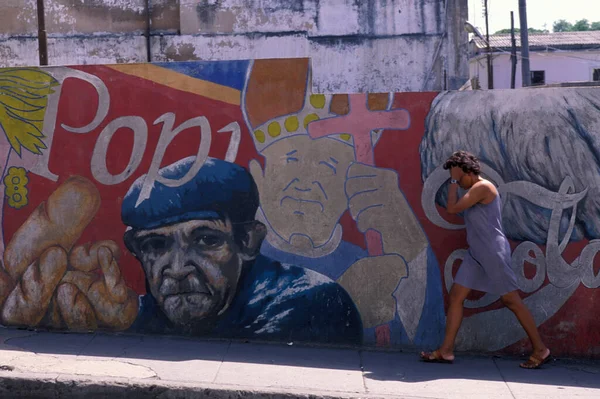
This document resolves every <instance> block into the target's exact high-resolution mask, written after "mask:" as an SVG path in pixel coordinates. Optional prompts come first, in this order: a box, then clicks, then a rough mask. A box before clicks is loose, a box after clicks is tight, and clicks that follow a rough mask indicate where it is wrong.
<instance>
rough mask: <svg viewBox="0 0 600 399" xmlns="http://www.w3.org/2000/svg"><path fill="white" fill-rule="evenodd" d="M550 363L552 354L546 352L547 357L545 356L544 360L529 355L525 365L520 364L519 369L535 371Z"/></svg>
mask: <svg viewBox="0 0 600 399" xmlns="http://www.w3.org/2000/svg"><path fill="white" fill-rule="evenodd" d="M550 361H552V354H551V353H550V352H548V356H546V357H545V358H544V359H540V358H539V357H536V356H534V355H531V356H529V360H527V361H526V362H525V363H521V364H520V365H519V367H521V368H522V369H527V370H535V369H539V368H541V367H542V366H543V365H544V364H547V363H549V362H550Z"/></svg>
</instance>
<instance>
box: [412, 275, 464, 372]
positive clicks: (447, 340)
mask: <svg viewBox="0 0 600 399" xmlns="http://www.w3.org/2000/svg"><path fill="white" fill-rule="evenodd" d="M470 292H471V289H470V288H466V287H463V286H462V285H460V284H453V285H452V288H451V289H450V298H449V300H450V306H449V307H448V315H447V316H446V335H445V336H444V342H443V343H442V346H440V348H439V349H438V350H437V352H439V354H440V356H442V358H444V359H446V360H453V359H454V341H455V340H456V335H457V334H458V330H459V328H460V325H461V323H462V319H463V306H464V303H465V299H467V296H469V293H470ZM421 356H422V357H424V356H425V357H428V358H430V359H434V358H435V356H436V354H435V353H430V354H426V353H422V354H421Z"/></svg>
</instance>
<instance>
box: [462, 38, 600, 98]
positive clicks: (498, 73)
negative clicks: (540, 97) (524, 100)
mask: <svg viewBox="0 0 600 399" xmlns="http://www.w3.org/2000/svg"><path fill="white" fill-rule="evenodd" d="M516 41H517V60H518V62H517V70H516V79H515V87H516V88H519V87H523V83H522V82H523V80H522V73H521V47H520V46H521V43H520V38H519V35H518V34H517V37H516ZM529 44H530V50H529V51H530V54H529V61H530V69H531V74H532V85H535V86H544V85H555V84H561V83H580V82H598V83H599V84H600V31H590V32H564V33H547V34H530V35H529ZM490 45H491V47H492V68H493V75H494V86H493V88H494V89H510V88H511V76H512V62H511V54H510V53H511V37H510V35H493V36H490ZM471 51H472V53H471V58H470V60H469V74H470V77H471V82H473V81H478V83H479V86H480V88H481V89H487V88H488V66H487V65H488V61H487V44H486V42H485V40H483V39H481V38H474V39H473V40H472V41H471Z"/></svg>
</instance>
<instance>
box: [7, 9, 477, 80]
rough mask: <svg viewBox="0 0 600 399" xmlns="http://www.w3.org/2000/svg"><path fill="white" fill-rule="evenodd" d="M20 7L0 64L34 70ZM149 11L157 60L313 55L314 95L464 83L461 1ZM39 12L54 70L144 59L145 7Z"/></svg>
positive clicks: (11, 12)
mask: <svg viewBox="0 0 600 399" xmlns="http://www.w3.org/2000/svg"><path fill="white" fill-rule="evenodd" d="M21 3H22V1H16V0H9V1H8V3H6V4H4V5H2V6H0V10H1V11H2V15H1V16H0V65H4V66H25V65H36V64H37V63H38V56H37V39H36V35H37V16H36V7H35V1H34V0H33V1H32V0H27V1H26V4H25V6H22V5H21ZM150 4H151V12H150V14H151V18H150V19H151V21H150V22H151V23H150V29H151V35H152V37H151V40H150V47H151V50H150V53H151V59H152V61H156V62H166V61H191V60H231V59H244V58H251V59H257V58H286V57H310V58H312V59H313V66H314V71H313V72H314V76H313V83H314V85H315V87H314V89H315V91H317V92H338V91H345V92H364V91H371V92H376V91H387V90H390V89H393V90H394V91H423V90H441V89H444V88H449V89H456V88H459V87H460V86H461V85H462V84H463V83H464V82H465V81H466V80H467V79H468V64H467V63H468V58H467V57H468V54H467V33H466V32H465V31H464V29H463V23H464V21H466V19H467V16H468V13H467V1H466V0H448V1H445V0H433V1H426V0H385V1H375V0H365V1H356V0H328V1H317V0H293V1H290V0H179V1H178V0H151V1H150ZM46 9H47V10H46V11H47V12H46V15H47V17H46V18H47V22H46V25H47V31H48V34H49V37H50V38H49V40H48V46H49V63H50V64H51V65H65V64H66V65H70V64H97V63H121V62H127V63H130V62H146V61H147V60H148V57H147V50H146V40H145V37H144V36H143V35H144V34H145V30H146V10H145V1H144V0H127V1H113V0H93V1H85V2H84V1H82V0H46ZM3 22H5V23H3ZM115 36H116V37H115Z"/></svg>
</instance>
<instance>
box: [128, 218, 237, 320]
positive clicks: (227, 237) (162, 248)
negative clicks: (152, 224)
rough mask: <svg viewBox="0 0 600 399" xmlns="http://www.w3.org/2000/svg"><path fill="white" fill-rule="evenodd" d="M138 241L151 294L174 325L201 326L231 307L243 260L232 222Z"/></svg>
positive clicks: (196, 224)
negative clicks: (203, 322) (208, 319)
mask: <svg viewBox="0 0 600 399" xmlns="http://www.w3.org/2000/svg"><path fill="white" fill-rule="evenodd" d="M134 240H135V242H136V249H137V252H138V254H137V256H138V258H139V259H140V261H141V263H142V266H143V268H144V271H145V273H146V278H147V279H148V282H149V285H150V290H151V293H152V295H153V296H154V298H155V299H156V301H157V302H158V304H159V306H160V307H161V309H162V310H163V312H164V313H165V315H166V316H167V317H168V318H169V320H171V321H172V322H174V323H176V324H180V325H188V324H194V323H198V322H199V321H201V320H203V319H207V318H213V317H216V316H218V315H219V314H221V313H222V312H224V311H225V310H226V309H227V308H228V306H229V305H230V304H231V301H232V300H233V297H234V295H235V290H236V287H237V283H238V281H239V278H240V274H241V269H242V260H241V257H240V254H239V250H238V248H237V245H236V244H235V241H234V237H233V233H232V226H231V223H230V222H229V221H227V222H222V221H219V220H193V221H189V222H182V223H178V224H174V225H171V226H167V227H162V228H157V229H153V230H142V231H139V232H137V233H136V234H135V237H134Z"/></svg>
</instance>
